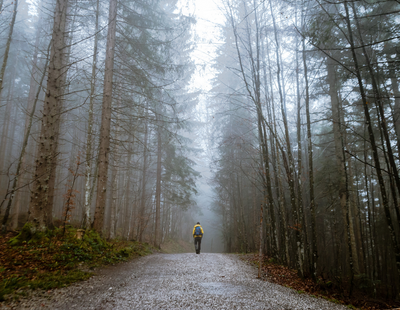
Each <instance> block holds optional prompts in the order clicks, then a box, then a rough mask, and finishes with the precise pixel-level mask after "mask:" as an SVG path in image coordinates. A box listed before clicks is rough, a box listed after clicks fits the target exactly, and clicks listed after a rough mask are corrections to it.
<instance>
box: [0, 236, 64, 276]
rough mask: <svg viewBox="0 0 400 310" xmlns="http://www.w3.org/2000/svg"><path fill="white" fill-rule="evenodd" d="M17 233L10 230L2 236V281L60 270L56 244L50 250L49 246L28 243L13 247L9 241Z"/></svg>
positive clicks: (0, 241)
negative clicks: (55, 254)
mask: <svg viewBox="0 0 400 310" xmlns="http://www.w3.org/2000/svg"><path fill="white" fill-rule="evenodd" d="M17 234H18V233H17V232H9V233H7V234H6V235H5V236H4V235H3V236H0V253H1V255H0V282H1V281H2V280H4V279H8V278H11V277H21V276H24V277H25V278H28V279H34V277H35V276H36V275H37V274H38V273H39V274H40V273H44V272H46V271H53V270H60V266H57V265H58V264H57V261H56V260H55V259H54V250H55V248H56V247H57V245H56V244H53V246H52V247H51V250H50V251H49V248H48V247H45V246H42V245H39V246H31V245H29V244H27V243H25V244H24V245H22V246H16V247H12V246H10V245H9V244H8V241H9V240H10V239H11V238H13V237H15V236H16V235H17Z"/></svg>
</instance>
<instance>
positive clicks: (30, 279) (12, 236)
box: [0, 227, 151, 301]
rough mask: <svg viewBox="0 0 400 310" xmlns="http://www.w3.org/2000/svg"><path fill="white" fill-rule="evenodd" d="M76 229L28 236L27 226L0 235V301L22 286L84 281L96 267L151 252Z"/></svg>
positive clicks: (144, 246) (139, 245)
mask: <svg viewBox="0 0 400 310" xmlns="http://www.w3.org/2000/svg"><path fill="white" fill-rule="evenodd" d="M75 234H76V229H74V228H72V227H67V229H66V231H65V234H64V233H63V229H61V228H56V229H54V230H49V231H47V232H44V233H36V234H35V235H31V234H30V233H29V227H24V228H23V229H22V230H21V231H20V232H19V233H18V234H17V233H9V234H7V235H5V236H1V237H0V253H2V255H0V301H4V300H5V299H6V298H7V295H11V294H12V293H14V292H15V291H17V290H18V291H20V290H21V289H25V288H26V289H44V290H49V289H53V288H58V287H63V286H67V285H69V284H71V283H74V282H77V281H81V280H85V279H87V278H89V277H90V276H91V275H92V272H91V270H93V269H94V268H95V267H99V266H103V265H108V264H116V263H119V262H123V261H126V260H127V259H129V258H132V257H136V256H143V255H147V254H149V253H151V249H150V246H149V245H147V244H142V243H139V242H127V241H118V240H116V241H115V240H114V241H112V242H107V241H106V240H104V239H102V238H101V237H100V235H98V234H97V233H96V232H94V231H87V232H86V234H85V235H84V237H83V238H82V239H76V238H75Z"/></svg>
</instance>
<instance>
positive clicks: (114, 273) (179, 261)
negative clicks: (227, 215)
mask: <svg viewBox="0 0 400 310" xmlns="http://www.w3.org/2000/svg"><path fill="white" fill-rule="evenodd" d="M41 292H42V293H41V295H37V294H36V295H33V296H28V297H27V298H21V299H20V301H18V302H9V303H7V304H5V303H4V304H3V305H1V304H0V309H1V310H3V309H4V310H5V309H21V310H24V309H59V310H63V309H65V310H67V309H68V310H69V309H80V310H89V309H91V310H99V309H113V310H114V309H115V310H122V309H269V310H282V309H286V310H289V309H290V310H304V309H310V310H317V309H318V310H344V309H348V308H346V307H345V306H343V305H339V304H335V303H332V302H329V301H327V300H325V299H322V298H316V297H312V296H309V295H306V294H299V293H298V292H297V291H295V290H293V289H290V288H287V287H284V286H281V285H278V284H275V283H270V282H267V281H260V280H259V279H257V271H256V269H255V268H254V267H253V266H252V265H250V264H248V263H246V262H244V261H243V260H241V259H239V257H238V255H234V254H211V253H205V254H203V253H201V254H200V255H196V254H195V253H183V254H161V253H156V254H152V255H148V256H144V257H140V258H138V259H134V260H131V261H128V262H124V263H121V264H117V265H114V266H109V267H106V268H101V269H99V270H98V272H97V274H96V276H94V277H91V278H90V279H88V280H86V281H81V282H77V283H74V284H72V285H71V286H69V287H63V288H59V289H54V290H47V291H46V290H42V291H41Z"/></svg>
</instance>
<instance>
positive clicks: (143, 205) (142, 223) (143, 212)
mask: <svg viewBox="0 0 400 310" xmlns="http://www.w3.org/2000/svg"><path fill="white" fill-rule="evenodd" d="M148 111H149V109H148V103H147V107H146V116H145V119H144V121H145V128H144V142H143V169H142V182H141V183H142V186H141V190H142V191H141V198H140V207H139V215H138V241H139V242H142V238H143V232H144V230H145V228H146V225H145V216H146V184H147V157H148V155H147V143H148V141H147V140H148V126H149V125H148V122H149V120H148V117H149V114H148Z"/></svg>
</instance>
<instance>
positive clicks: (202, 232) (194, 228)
mask: <svg viewBox="0 0 400 310" xmlns="http://www.w3.org/2000/svg"><path fill="white" fill-rule="evenodd" d="M197 226H199V227H200V230H201V235H195V234H194V231H195V230H196V227H197ZM203 234H204V231H203V228H202V227H201V226H200V225H199V224H196V225H194V227H193V238H195V237H203Z"/></svg>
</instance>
